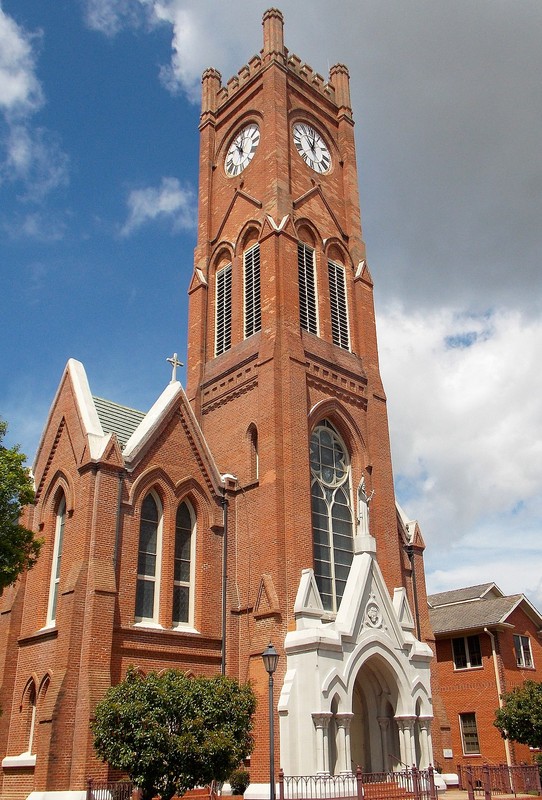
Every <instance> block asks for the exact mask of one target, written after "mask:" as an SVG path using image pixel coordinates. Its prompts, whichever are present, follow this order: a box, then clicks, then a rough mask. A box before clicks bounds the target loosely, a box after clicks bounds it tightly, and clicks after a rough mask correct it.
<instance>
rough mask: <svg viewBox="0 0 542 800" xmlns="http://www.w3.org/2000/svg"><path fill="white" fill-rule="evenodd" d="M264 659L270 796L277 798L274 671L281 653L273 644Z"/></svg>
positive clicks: (263, 656)
mask: <svg viewBox="0 0 542 800" xmlns="http://www.w3.org/2000/svg"><path fill="white" fill-rule="evenodd" d="M262 660H263V664H264V667H265V669H266V672H267V674H268V675H269V798H270V800H275V725H274V715H273V673H274V672H275V670H276V668H277V664H278V660H279V654H278V653H277V651H276V650H275V648H274V647H273V645H272V644H271V642H270V643H269V644H268V645H267V647H266V648H265V650H264V651H263V653H262Z"/></svg>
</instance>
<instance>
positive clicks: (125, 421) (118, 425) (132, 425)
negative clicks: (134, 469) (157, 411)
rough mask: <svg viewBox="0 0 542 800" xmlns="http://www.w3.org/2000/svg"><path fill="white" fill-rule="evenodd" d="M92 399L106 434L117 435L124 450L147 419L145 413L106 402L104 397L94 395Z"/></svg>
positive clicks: (109, 401) (110, 401)
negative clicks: (139, 426) (131, 437)
mask: <svg viewBox="0 0 542 800" xmlns="http://www.w3.org/2000/svg"><path fill="white" fill-rule="evenodd" d="M92 399H93V400H94V405H95V406H96V411H97V413H98V419H99V420H100V423H101V425H102V428H103V430H104V433H116V435H117V439H118V440H119V442H120V445H121V447H122V448H123V449H124V447H125V445H126V442H127V441H128V439H129V438H130V436H131V435H132V433H133V432H134V431H135V429H136V428H137V426H138V425H139V423H140V422H141V421H142V420H143V419H144V418H145V413H144V412H143V411H137V410H136V409H135V408H129V407H128V406H121V405H120V404H119V403H113V401H112V400H105V399H104V398H103V397H95V396H94V395H93V396H92Z"/></svg>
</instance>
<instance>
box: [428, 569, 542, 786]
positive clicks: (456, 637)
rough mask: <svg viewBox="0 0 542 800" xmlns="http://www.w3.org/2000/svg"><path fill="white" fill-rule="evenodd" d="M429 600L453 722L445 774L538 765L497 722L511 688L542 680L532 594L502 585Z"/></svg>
mask: <svg viewBox="0 0 542 800" xmlns="http://www.w3.org/2000/svg"><path fill="white" fill-rule="evenodd" d="M428 602H429V609H430V617H431V623H432V626H433V629H434V632H435V636H436V656H437V670H438V679H439V684H440V696H441V699H442V702H443V705H444V708H445V710H446V715H447V721H448V725H449V741H448V745H449V746H447V747H445V748H444V749H443V751H442V752H440V753H439V752H437V751H435V759H436V760H437V762H440V763H441V765H442V767H443V769H444V771H445V772H455V769H456V765H458V764H519V763H532V753H531V752H530V750H529V748H528V747H527V746H525V745H519V744H515V743H514V742H509V741H507V740H504V739H503V738H502V737H501V735H500V733H499V731H498V730H497V728H495V727H494V725H493V720H494V719H495V711H496V709H498V708H499V704H500V696H501V694H502V693H503V692H507V691H510V690H511V689H513V688H514V687H515V686H518V685H519V684H521V683H523V681H525V680H534V681H541V680H542V641H541V634H542V616H541V615H540V613H539V612H538V611H537V610H536V608H534V606H533V605H532V604H531V603H530V602H529V601H528V600H527V598H526V597H525V596H524V595H522V594H515V595H511V596H505V595H504V594H503V593H502V592H501V590H500V589H499V588H498V586H496V585H495V584H494V583H484V584H481V585H479V586H470V587H468V588H466V589H455V590H453V591H449V592H441V593H440V594H433V595H430V596H429V597H428Z"/></svg>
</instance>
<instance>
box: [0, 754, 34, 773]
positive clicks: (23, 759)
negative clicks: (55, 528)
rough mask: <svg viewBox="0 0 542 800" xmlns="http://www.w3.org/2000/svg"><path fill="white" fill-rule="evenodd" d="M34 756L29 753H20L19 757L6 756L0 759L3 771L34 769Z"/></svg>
mask: <svg viewBox="0 0 542 800" xmlns="http://www.w3.org/2000/svg"><path fill="white" fill-rule="evenodd" d="M35 766H36V756H33V755H31V754H30V753H21V755H20V756H6V757H5V758H4V759H2V768H3V769H10V768H11V769H17V768H21V767H35Z"/></svg>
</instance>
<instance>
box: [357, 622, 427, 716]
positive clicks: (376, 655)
mask: <svg viewBox="0 0 542 800" xmlns="http://www.w3.org/2000/svg"><path fill="white" fill-rule="evenodd" d="M378 637H379V634H378V633H373V635H372V637H371V639H366V640H365V641H361V642H360V643H359V644H358V645H357V647H355V648H354V650H353V652H352V654H351V655H350V658H349V659H348V662H347V664H346V666H345V683H346V685H347V687H348V695H349V698H350V701H351V702H352V700H353V693H354V687H355V683H356V680H357V678H358V675H359V673H360V672H361V670H362V669H363V667H364V666H366V665H367V664H368V663H369V662H370V661H373V663H375V664H377V665H378V667H379V669H378V673H379V674H381V675H382V686H384V685H387V686H388V688H389V689H391V688H392V687H396V688H397V705H396V708H395V713H396V714H402V715H406V714H413V713H414V699H413V697H412V687H411V685H410V681H409V678H408V675H407V674H406V672H405V668H404V665H403V661H402V660H400V659H399V658H398V656H397V655H396V653H395V650H394V648H393V647H392V642H391V640H388V639H384V637H382V638H381V639H380V638H378ZM384 681H385V683H384Z"/></svg>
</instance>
